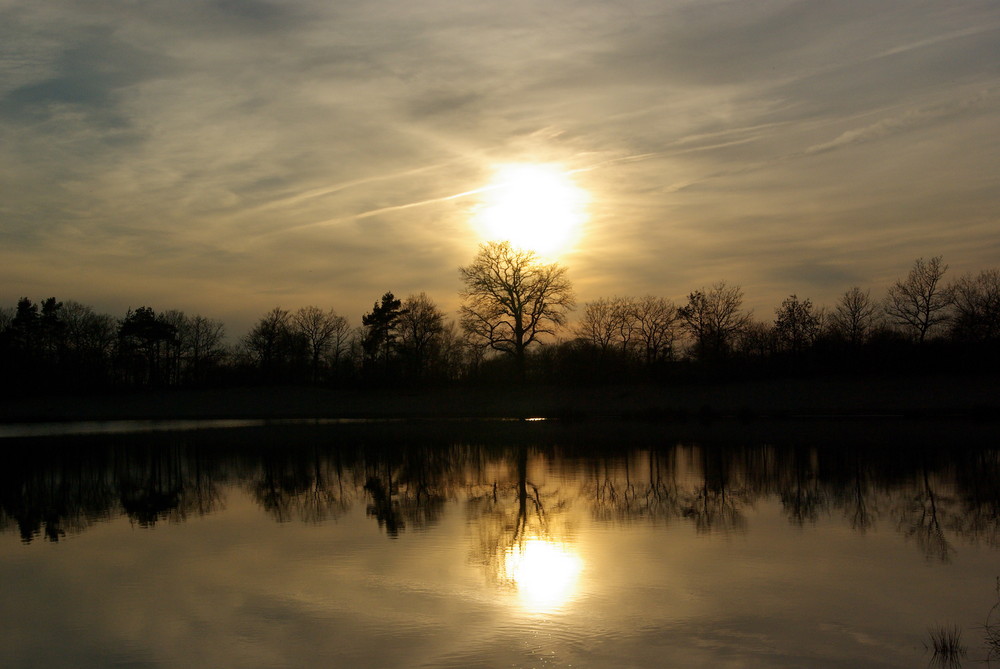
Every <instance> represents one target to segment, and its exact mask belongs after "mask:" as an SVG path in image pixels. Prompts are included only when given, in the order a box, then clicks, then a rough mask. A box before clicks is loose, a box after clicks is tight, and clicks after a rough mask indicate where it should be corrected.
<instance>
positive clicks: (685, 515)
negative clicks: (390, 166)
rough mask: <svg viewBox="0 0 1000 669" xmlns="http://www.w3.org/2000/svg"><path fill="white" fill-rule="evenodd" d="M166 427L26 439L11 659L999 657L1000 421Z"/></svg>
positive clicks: (331, 661) (6, 496)
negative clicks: (960, 649) (938, 649)
mask: <svg viewBox="0 0 1000 669" xmlns="http://www.w3.org/2000/svg"><path fill="white" fill-rule="evenodd" d="M142 427H143V426H142V425H133V429H137V428H142ZM164 427H169V426H164V425H162V424H157V426H156V431H144V432H135V433H132V432H126V431H123V429H121V426H117V428H111V429H110V431H109V432H105V433H97V434H94V433H91V434H85V435H77V436H73V435H60V436H49V437H41V436H39V437H31V438H27V437H21V438H7V439H3V440H0V453H2V454H0V465H2V469H0V592H2V595H3V596H2V599H0V635H2V636H0V643H2V648H3V655H2V659H0V664H2V665H3V666H11V667H34V666H38V667H107V666H121V667H191V666H195V667H306V666H328V667H550V666H551V667H569V666H573V667H906V668H912V667H924V666H928V663H932V662H933V661H934V658H933V656H932V653H931V652H929V651H928V650H927V649H926V647H925V645H927V644H930V635H929V633H928V630H929V629H932V628H936V627H939V626H940V625H949V626H950V625H957V626H958V627H960V628H961V629H962V630H963V642H964V644H965V646H966V647H967V649H968V654H967V656H966V658H965V659H964V664H965V665H966V666H979V665H978V661H979V660H982V659H984V658H985V657H986V650H985V646H983V644H982V630H981V629H978V628H981V627H982V625H983V623H984V621H985V619H986V615H987V614H988V612H989V610H990V607H991V606H992V605H993V604H994V603H995V602H996V599H997V594H996V592H995V586H996V579H997V576H1000V550H998V548H1000V533H998V530H1000V449H998V448H997V444H996V443H995V441H994V442H991V441H990V439H989V435H991V434H992V433H993V430H992V429H990V426H980V427H979V428H969V429H963V430H962V433H961V434H960V435H959V434H958V433H957V432H956V431H955V430H954V429H953V428H952V427H949V426H947V425H933V424H932V425H927V426H921V425H916V426H914V425H911V424H906V425H903V424H900V425H892V424H889V425H886V424H883V423H872V424H870V425H865V424H860V425H849V426H844V425H834V426H828V425H823V424H813V425H808V426H805V427H802V426H798V427H796V428H795V429H788V428H787V427H786V428H783V429H782V430H781V431H780V433H773V434H772V433H770V432H769V430H768V429H767V428H760V427H757V428H753V429H751V428H746V429H745V430H744V429H743V428H741V427H739V426H730V428H728V429H726V430H721V429H719V430H715V429H702V430H692V433H691V434H681V433H677V432H676V430H673V431H672V429H671V428H669V427H656V426H637V425H627V424H608V425H602V424H594V425H589V424H583V425H576V426H559V425H552V424H548V425H545V424H527V423H493V424H429V423H428V424H373V425H336V424H333V425H308V424H287V425H270V426H269V425H229V426H225V425H212V426H210V427H212V428H213V429H186V430H183V431H170V430H166V431H164V430H163V428H164ZM183 427H187V428H192V427H198V426H197V425H190V424H188V425H184V426H183ZM146 428H149V426H146ZM149 429H150V430H152V428H149ZM36 432H40V430H36Z"/></svg>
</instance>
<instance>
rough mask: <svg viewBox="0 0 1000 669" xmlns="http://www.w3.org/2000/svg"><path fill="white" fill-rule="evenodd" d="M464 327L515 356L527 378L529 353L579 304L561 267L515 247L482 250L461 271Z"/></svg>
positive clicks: (506, 245)
mask: <svg viewBox="0 0 1000 669" xmlns="http://www.w3.org/2000/svg"><path fill="white" fill-rule="evenodd" d="M459 273H460V275H461V277H462V282H463V283H464V284H465V288H464V289H463V290H462V291H461V293H460V294H461V296H462V298H463V299H464V300H465V304H463V305H462V309H461V314H462V317H461V322H462V327H463V328H464V329H465V330H466V332H468V333H470V335H472V336H473V337H474V338H476V339H477V340H479V341H481V342H482V343H483V344H484V345H485V346H487V347H489V348H491V349H493V350H495V351H500V352H502V353H505V354H507V355H510V356H511V357H512V358H513V359H514V361H515V364H516V365H517V369H518V373H519V375H521V377H522V378H523V376H524V358H525V350H526V349H527V348H528V346H530V345H531V344H533V343H535V342H537V341H539V337H541V336H543V335H546V334H554V333H555V328H556V327H559V326H562V325H564V324H565V322H566V313H567V312H568V311H569V310H570V309H572V308H573V307H574V306H575V304H576V300H575V299H574V296H573V288H572V284H571V283H570V281H569V279H568V278H567V277H566V269H565V268H563V267H560V266H559V265H558V264H557V263H552V264H548V265H545V264H542V263H540V262H539V261H538V259H537V258H536V256H535V254H534V253H533V252H531V251H524V250H520V249H515V248H513V247H512V246H511V244H510V242H487V243H485V244H482V245H480V247H479V253H478V254H477V255H476V257H475V258H474V259H473V261H472V263H470V264H469V265H466V266H465V267H460V268H459Z"/></svg>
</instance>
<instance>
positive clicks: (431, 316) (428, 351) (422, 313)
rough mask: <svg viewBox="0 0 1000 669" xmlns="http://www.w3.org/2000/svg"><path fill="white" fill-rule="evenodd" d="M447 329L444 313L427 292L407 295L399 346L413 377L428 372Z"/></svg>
mask: <svg viewBox="0 0 1000 669" xmlns="http://www.w3.org/2000/svg"><path fill="white" fill-rule="evenodd" d="M443 330H444V314H443V313H442V312H441V310H440V309H438V308H437V306H436V305H435V304H434V303H433V302H432V301H431V299H430V298H429V297H427V294H426V293H420V294H419V295H410V296H409V297H408V298H406V301H405V302H404V303H403V308H402V311H401V312H400V317H399V349H400V352H401V353H402V355H403V358H404V362H405V364H406V369H407V372H408V373H409V374H410V375H411V376H412V377H414V378H420V377H423V376H425V375H426V374H427V372H428V368H429V366H430V363H431V361H432V357H433V355H434V354H435V353H437V349H438V348H439V345H440V339H441V333H442V332H443Z"/></svg>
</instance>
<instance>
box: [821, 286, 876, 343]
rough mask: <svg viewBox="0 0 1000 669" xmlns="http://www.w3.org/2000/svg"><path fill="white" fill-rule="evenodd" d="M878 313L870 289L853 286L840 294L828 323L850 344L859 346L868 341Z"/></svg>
mask: <svg viewBox="0 0 1000 669" xmlns="http://www.w3.org/2000/svg"><path fill="white" fill-rule="evenodd" d="M878 313H879V312H878V306H877V305H876V304H875V302H874V301H872V298H871V291H868V290H861V288H860V287H858V286H853V287H852V288H850V289H849V290H848V291H847V292H846V293H844V294H843V295H841V296H840V301H839V302H837V306H836V307H835V308H834V310H833V314H831V315H830V324H831V326H832V328H833V330H834V331H835V332H836V333H837V334H839V335H840V336H842V337H843V338H844V339H846V340H847V341H848V342H849V343H850V344H851V345H852V346H859V345H861V344H863V343H865V342H866V341H868V337H869V336H870V335H871V333H872V331H873V330H874V329H875V326H876V325H877V323H878Z"/></svg>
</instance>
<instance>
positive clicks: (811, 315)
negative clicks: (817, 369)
mask: <svg viewBox="0 0 1000 669" xmlns="http://www.w3.org/2000/svg"><path fill="white" fill-rule="evenodd" d="M774 314H775V319H774V334H775V337H776V338H777V340H778V344H779V345H780V346H781V347H782V348H783V349H784V350H786V351H789V352H791V353H793V354H798V353H801V352H802V351H804V350H805V349H806V348H808V347H809V346H812V343H813V342H814V341H815V340H816V336H817V335H818V334H819V317H818V316H817V315H816V313H815V312H814V310H813V305H812V300H810V299H808V298H806V299H804V300H800V299H799V298H798V297H797V296H796V295H789V296H788V297H786V298H785V299H784V301H782V303H781V306H780V307H778V308H777V309H775V310H774Z"/></svg>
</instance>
